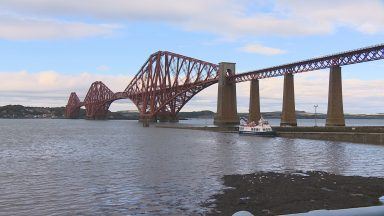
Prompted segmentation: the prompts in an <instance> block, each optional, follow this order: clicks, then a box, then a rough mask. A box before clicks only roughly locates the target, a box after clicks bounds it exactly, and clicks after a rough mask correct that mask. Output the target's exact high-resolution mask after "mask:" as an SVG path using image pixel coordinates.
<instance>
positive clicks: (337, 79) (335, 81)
mask: <svg viewBox="0 0 384 216" xmlns="http://www.w3.org/2000/svg"><path fill="white" fill-rule="evenodd" d="M325 126H345V119H344V110H343V91H342V79H341V67H340V66H332V67H331V69H330V71H329V92H328V112H327V121H326V123H325Z"/></svg>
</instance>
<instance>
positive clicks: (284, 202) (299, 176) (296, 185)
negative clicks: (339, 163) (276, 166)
mask: <svg viewBox="0 0 384 216" xmlns="http://www.w3.org/2000/svg"><path fill="white" fill-rule="evenodd" d="M223 181H224V185H225V187H226V188H225V189H224V190H223V191H222V192H221V193H218V194H216V195H214V196H213V197H211V199H209V200H207V201H206V202H204V203H203V204H202V206H203V207H208V208H211V209H212V210H211V212H209V213H208V215H232V214H233V213H235V212H237V211H242V210H245V211H249V212H251V213H252V214H254V215H281V214H292V213H300V212H308V211H311V210H317V209H344V208H356V207H366V206H374V205H381V204H382V203H381V202H380V201H379V197H382V196H384V179H383V178H375V177H360V176H341V175H334V174H330V173H326V172H319V171H312V172H290V173H274V172H259V173H253V174H246V175H226V176H224V177H223Z"/></svg>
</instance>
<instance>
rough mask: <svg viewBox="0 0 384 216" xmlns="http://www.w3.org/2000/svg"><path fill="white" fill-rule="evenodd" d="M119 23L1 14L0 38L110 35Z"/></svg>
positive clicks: (27, 38) (58, 37)
mask: <svg viewBox="0 0 384 216" xmlns="http://www.w3.org/2000/svg"><path fill="white" fill-rule="evenodd" d="M118 28H119V26H118V25H111V24H88V23H83V22H65V21H60V20H53V19H37V18H30V17H20V16H14V15H11V16H9V15H8V16H5V15H0V38H1V39H6V40H46V39H62V38H84V37H93V36H108V35H111V34H112V33H113V31H115V30H116V29H118Z"/></svg>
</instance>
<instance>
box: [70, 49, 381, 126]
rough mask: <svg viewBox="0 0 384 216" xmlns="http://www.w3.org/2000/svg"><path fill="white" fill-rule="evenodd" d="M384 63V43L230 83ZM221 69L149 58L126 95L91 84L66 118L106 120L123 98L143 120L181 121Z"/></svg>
mask: <svg viewBox="0 0 384 216" xmlns="http://www.w3.org/2000/svg"><path fill="white" fill-rule="evenodd" d="M381 59H384V44H380V45H376V46H371V47H365V48H362V49H357V50H352V51H347V52H342V53H337V54H333V55H327V56H322V57H318V58H312V59H308V60H304V61H299V62H294V63H290V64H285V65H279V66H275V67H270V68H265V69H260V70H254V71H250V72H246V73H240V74H235V75H233V74H227V76H228V77H227V79H228V80H229V81H230V82H236V83H237V82H245V81H250V80H256V79H264V78H270V77H277V76H283V75H285V74H287V73H291V74H295V73H302V72H308V71H313V70H320V69H326V68H330V67H332V66H344V65H351V64H358V63H363V62H368V61H375V60H381ZM218 70H219V67H218V65H216V64H213V63H209V62H206V61H202V60H198V59H194V58H190V57H187V56H183V55H179V54H175V53H172V52H167V51H159V52H156V53H154V54H152V55H151V56H150V57H149V58H148V60H147V61H146V62H145V63H144V65H143V66H142V67H141V68H140V70H139V72H138V73H137V74H136V75H135V77H134V78H133V79H132V81H131V82H130V83H129V84H128V86H127V87H126V88H125V90H124V91H122V92H117V93H113V92H112V91H111V90H110V89H109V88H108V87H107V86H106V85H104V84H103V83H102V82H101V81H97V82H94V83H93V84H92V85H91V87H90V89H89V91H88V93H87V96H86V97H85V100H84V102H80V100H79V98H78V97H77V95H76V93H74V92H73V93H71V95H70V97H69V100H68V104H67V106H66V117H67V118H75V117H76V116H78V113H79V109H80V107H81V106H85V108H86V115H87V118H90V119H98V118H105V117H106V115H107V113H108V109H109V106H110V104H111V103H112V102H113V101H115V100H119V99H130V100H132V102H133V103H134V104H135V105H136V107H137V109H138V110H139V112H140V115H141V116H142V117H148V118H154V117H156V116H157V115H171V116H174V117H175V116H176V114H177V113H178V112H179V111H180V110H181V109H182V108H183V106H184V105H185V104H186V103H187V102H188V101H189V100H190V99H191V98H192V97H193V96H195V95H196V94H197V93H199V92H200V91H202V90H203V89H205V88H207V87H208V86H210V85H212V84H215V83H217V82H218V80H219V77H218V76H219V71H218Z"/></svg>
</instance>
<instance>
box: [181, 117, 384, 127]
mask: <svg viewBox="0 0 384 216" xmlns="http://www.w3.org/2000/svg"><path fill="white" fill-rule="evenodd" d="M267 120H268V121H269V123H270V124H271V125H272V126H279V125H280V119H267ZM180 123H182V124H192V125H207V126H208V125H209V126H213V119H189V120H181V121H180ZM316 124H317V126H324V125H325V119H317V120H316ZM345 124H346V125H347V126H384V119H346V120H345ZM297 125H298V126H315V119H297Z"/></svg>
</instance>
